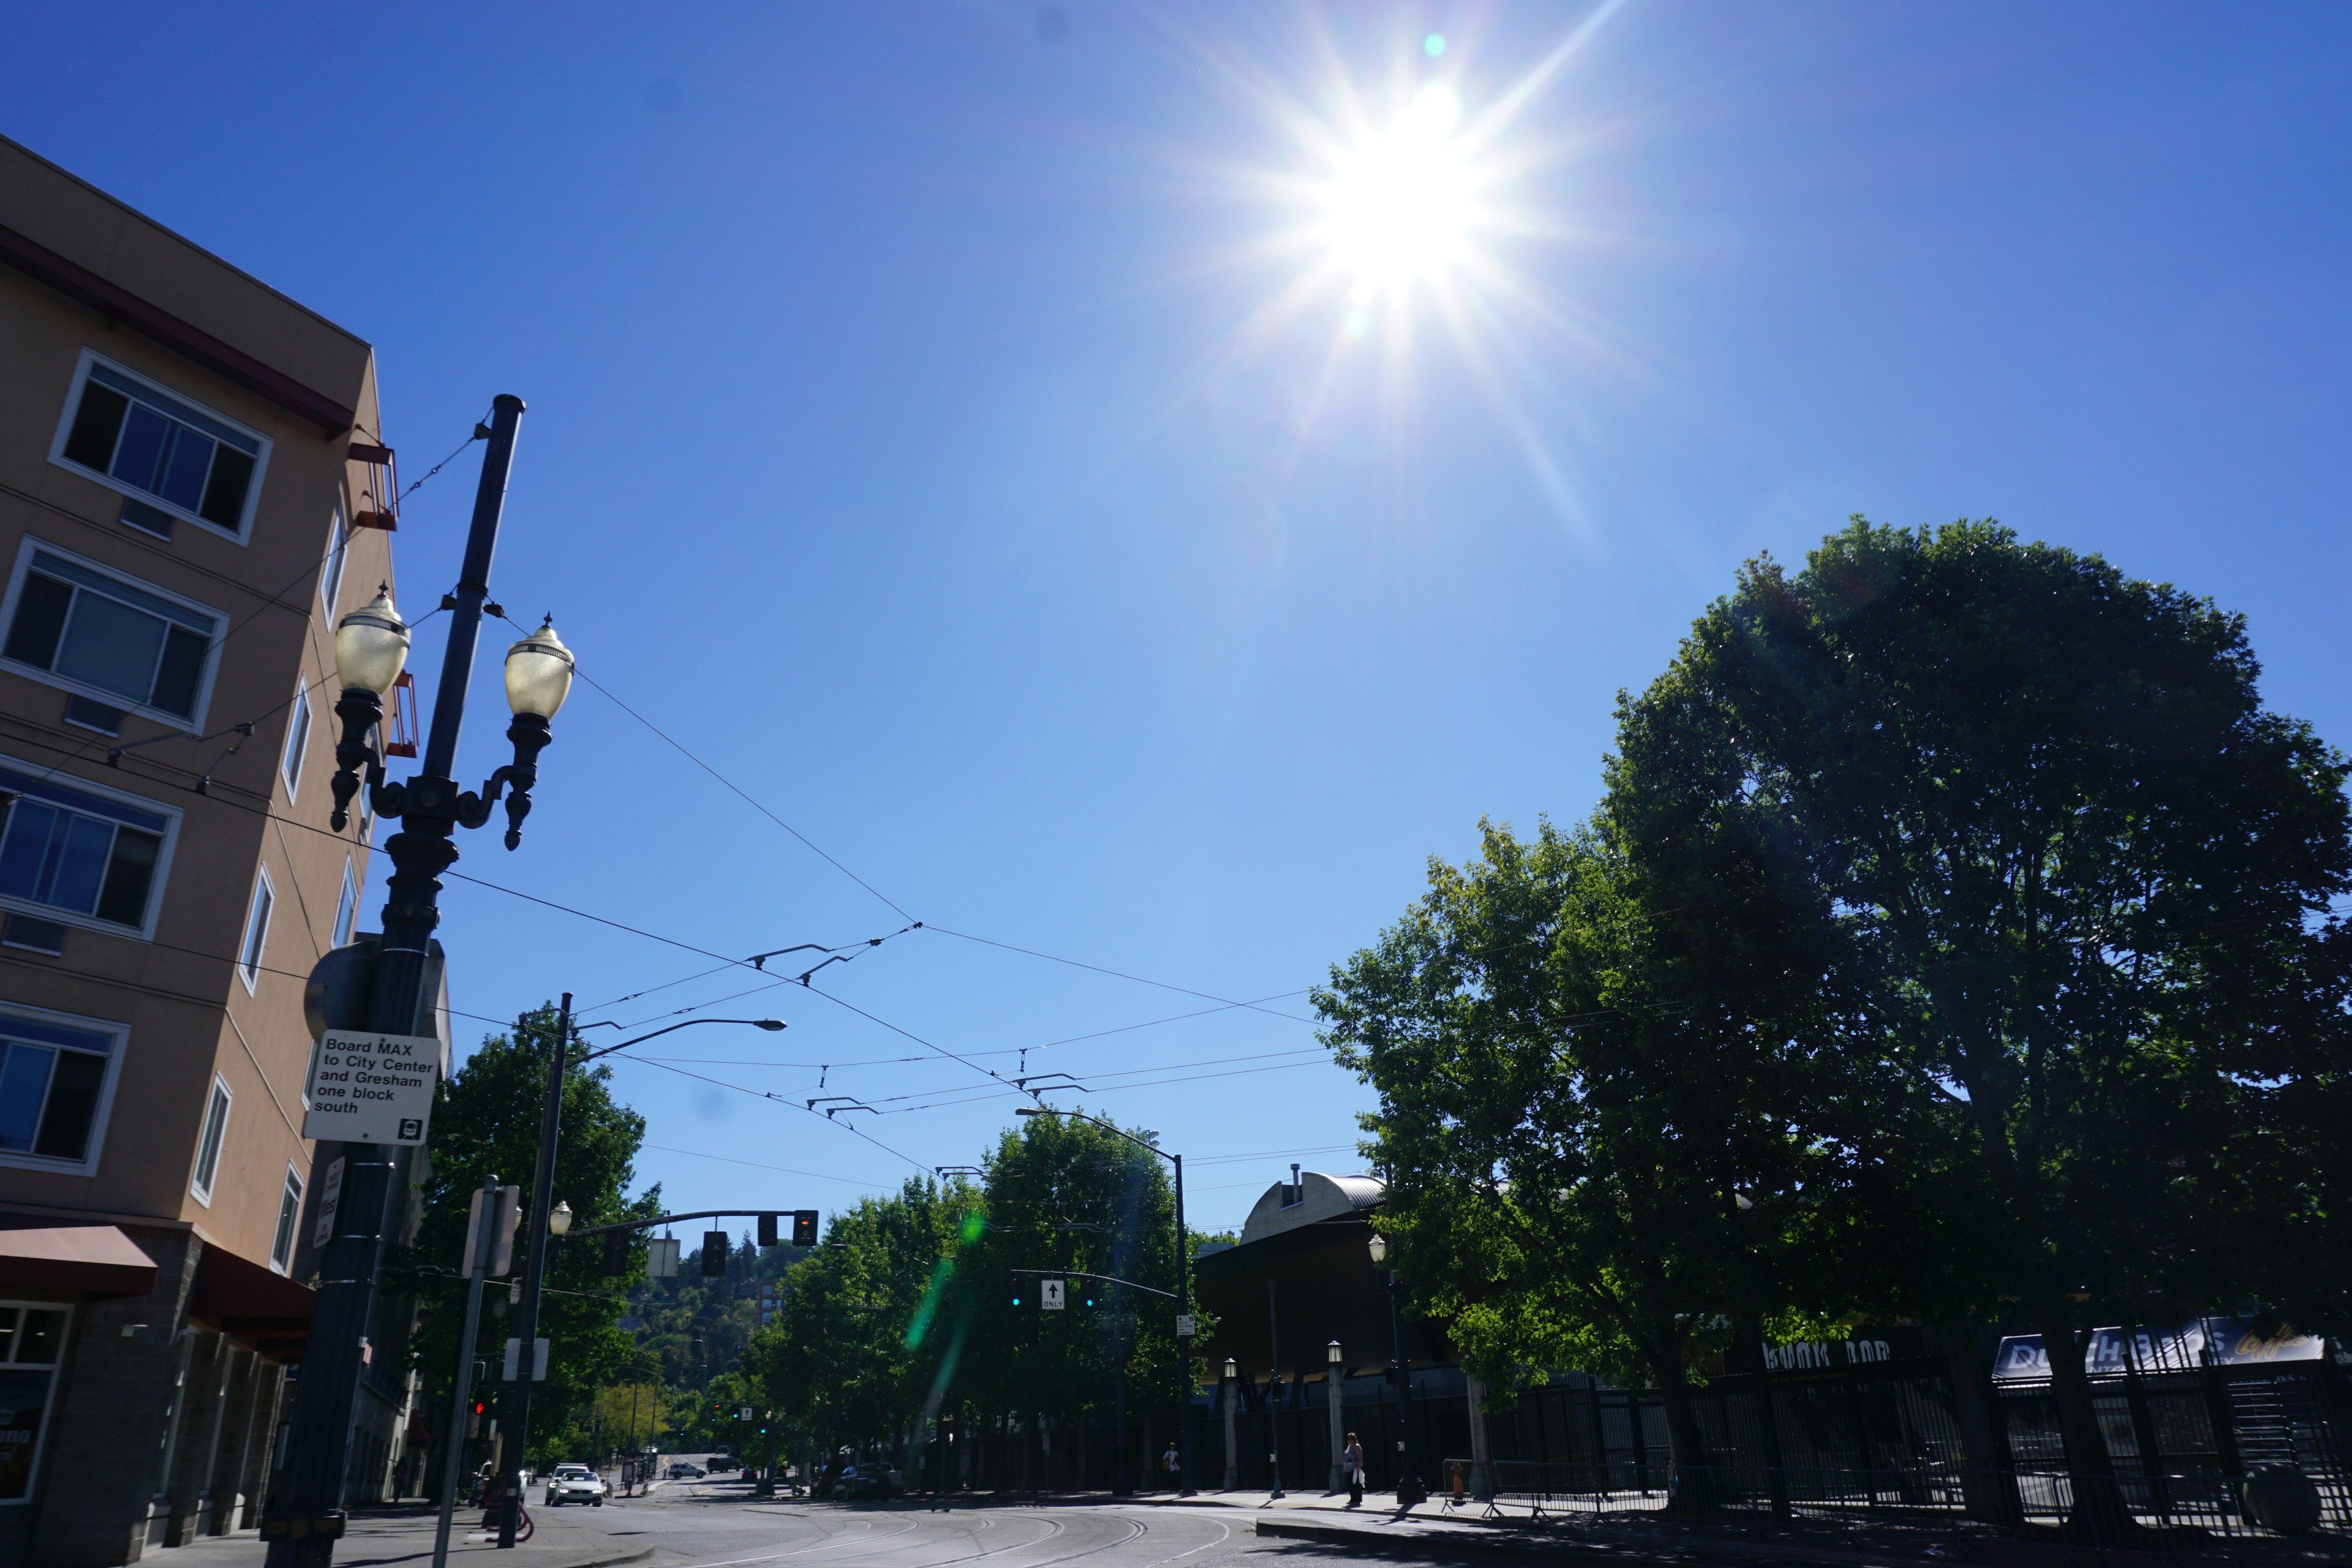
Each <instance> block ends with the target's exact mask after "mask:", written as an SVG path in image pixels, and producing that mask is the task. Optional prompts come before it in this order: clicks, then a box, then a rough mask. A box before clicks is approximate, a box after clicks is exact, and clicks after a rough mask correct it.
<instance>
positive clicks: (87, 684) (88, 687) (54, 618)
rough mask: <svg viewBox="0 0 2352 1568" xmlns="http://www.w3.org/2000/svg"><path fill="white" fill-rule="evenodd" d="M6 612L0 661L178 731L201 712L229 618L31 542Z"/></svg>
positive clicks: (22, 557) (12, 585) (21, 557)
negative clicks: (218, 643) (215, 654)
mask: <svg viewBox="0 0 2352 1568" xmlns="http://www.w3.org/2000/svg"><path fill="white" fill-rule="evenodd" d="M5 614H6V618H7V626H8V635H7V640H6V641H5V643H0V658H5V659H6V660H7V661H8V662H9V663H10V664H13V665H15V666H16V667H17V668H19V669H22V670H25V671H27V672H29V673H32V674H34V675H36V676H37V678H39V679H45V680H47V682H48V683H49V684H50V685H53V686H61V687H63V688H65V689H67V690H68V691H79V692H81V693H83V694H84V695H86V696H90V697H95V698H98V699H99V700H101V701H103V702H107V703H110V704H112V705H114V706H117V707H126V708H129V709H131V710H133V711H136V712H141V713H145V714H147V715H148V716H149V717H151V718H153V719H155V720H158V721H161V722H163V723H166V724H172V725H175V726H177V727H179V728H182V729H187V728H191V727H193V726H194V722H195V720H196V716H197V715H198V714H199V713H201V712H202V711H203V710H204V705H205V698H206V697H207V696H208V695H209V694H210V689H211V686H212V667H213V649H214V646H215V642H216V640H217V635H218V633H219V630H220V628H221V626H222V624H223V622H224V621H225V620H226V617H225V616H222V615H221V614H220V613H219V612H217V611H215V610H210V609H207V608H205V606H204V605H197V604H194V603H192V602H190V601H188V600H186V599H183V598H180V597H178V596H177V595H171V594H166V593H164V592H163V590H161V589H159V588H153V587H150V586H148V585H147V584H142V583H139V582H136V581H134V580H132V579H131V578H129V577H125V576H122V575H121V574H119V573H114V572H110V571H108V570H106V569H105V568H104V567H102V566H100V565H98V564H97V563H94V562H89V561H84V560H82V559H81V558H80V557H79V556H74V555H68V553H67V552H64V551H62V550H58V549H56V548H54V547H52V546H48V545H43V544H37V543H36V542H34V541H33V540H30V539H27V540H26V542H25V548H24V550H23V552H22V553H20V554H19V555H18V557H17V560H16V575H15V577H14V579H13V580H12V581H11V582H10V584H9V585H8V602H7V606H6V611H5Z"/></svg>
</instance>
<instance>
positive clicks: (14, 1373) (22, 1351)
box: [0, 1301, 70, 1503]
mask: <svg viewBox="0 0 2352 1568" xmlns="http://www.w3.org/2000/svg"><path fill="white" fill-rule="evenodd" d="M69 1312H70V1309H69V1308H65V1307H59V1306H57V1305H56V1304H54V1303H50V1302H35V1301H0V1409H5V1410H7V1411H9V1412H10V1413H11V1414H10V1415H9V1417H8V1423H7V1425H6V1426H5V1427H0V1503H12V1502H25V1501H26V1500H29V1499H30V1498H31V1497H32V1495H33V1478H34V1475H35V1473H36V1468H37V1465H38V1462H39V1460H40V1457H41V1439H42V1437H43V1436H45V1435H46V1434H47V1429H48V1425H49V1422H48V1415H49V1394H50V1392H51V1386H50V1385H51V1384H54V1383H55V1382H56V1380H57V1375H58V1361H59V1360H60V1359H62V1358H63V1357H64V1355H65V1349H66V1325H67V1322H68V1313H69Z"/></svg>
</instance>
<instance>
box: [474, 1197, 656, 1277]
mask: <svg viewBox="0 0 2352 1568" xmlns="http://www.w3.org/2000/svg"><path fill="white" fill-rule="evenodd" d="M489 1207H490V1214H489V1224H490V1227H491V1229H490V1237H489V1244H488V1252H489V1259H488V1265H489V1266H488V1268H484V1269H483V1270H482V1272H483V1273H484V1274H487V1275H488V1276H490V1277H491V1278H493V1279H502V1278H504V1277H505V1276H506V1274H507V1273H508V1272H509V1270H511V1269H512V1268H514V1238H515V1228H516V1226H519V1225H520V1223H521V1222H522V1189H521V1188H520V1187H500V1188H499V1190H498V1192H497V1194H495V1195H493V1196H492V1197H491V1199H490V1204H489ZM482 1220H483V1216H482V1190H481V1189H480V1188H479V1187H477V1188H475V1189H474V1201H473V1206H472V1208H471V1209H470V1210H469V1211H468V1212H467V1215H466V1264H465V1267H464V1268H460V1269H459V1270H458V1271H457V1272H458V1273H459V1274H460V1275H462V1276H464V1277H465V1278H467V1279H471V1278H473V1274H474V1263H475V1260H476V1259H477V1258H480V1257H481V1256H482V1253H483V1250H484V1247H483V1240H482ZM619 1234H624V1235H625V1234H626V1233H619Z"/></svg>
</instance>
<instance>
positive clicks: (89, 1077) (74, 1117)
mask: <svg viewBox="0 0 2352 1568" xmlns="http://www.w3.org/2000/svg"><path fill="white" fill-rule="evenodd" d="M105 1081H106V1058H104V1057H93V1056H85V1055H83V1054H82V1053H81V1052H79V1051H59V1052H58V1068H57V1076H56V1078H55V1079H52V1080H51V1081H50V1084H49V1107H48V1110H46V1111H44V1112H43V1113H42V1116H41V1141H40V1142H38V1143H36V1144H35V1145H33V1152H34V1153H36V1154H47V1155H48V1156H50V1157H51V1158H52V1159H58V1160H79V1159H80V1158H81V1157H82V1151H83V1150H85V1149H87V1148H89V1124H90V1122H91V1121H93V1120H94V1119H95V1118H96V1117H97V1115H98V1090H99V1086H100V1084H102V1083H104V1082H105Z"/></svg>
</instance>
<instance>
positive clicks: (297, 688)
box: [278, 679, 310, 800]
mask: <svg viewBox="0 0 2352 1568" xmlns="http://www.w3.org/2000/svg"><path fill="white" fill-rule="evenodd" d="M309 746H310V681H308V680H307V679H306V680H299V681H297V682H295V684H294V707H293V710H292V712H291V713H290V714H289V716H288V718H287V721H286V754H285V756H283V757H281V758H279V759H278V772H279V773H283V774H285V775H286V798H287V799H288V800H292V799H293V798H294V791H295V790H296V789H297V788H298V787H299V785H300V784H301V783H302V753H303V752H304V751H305V750H306V749H307V748H308V747H309Z"/></svg>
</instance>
